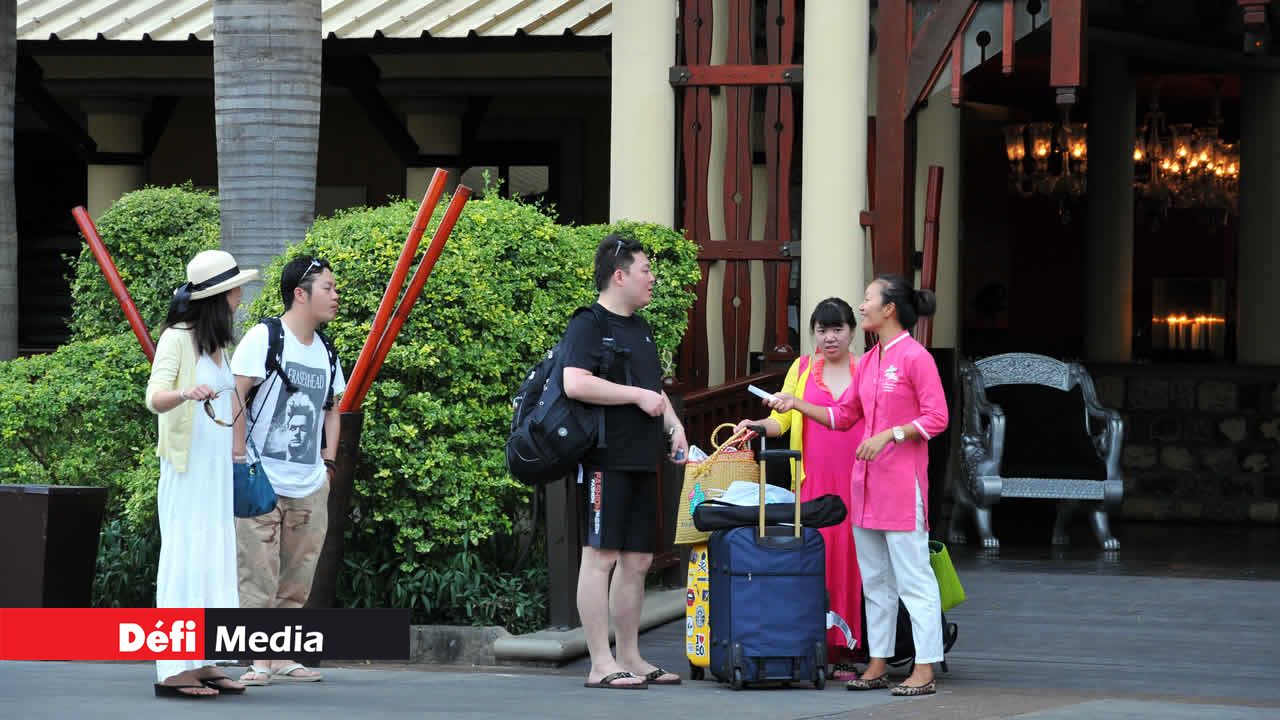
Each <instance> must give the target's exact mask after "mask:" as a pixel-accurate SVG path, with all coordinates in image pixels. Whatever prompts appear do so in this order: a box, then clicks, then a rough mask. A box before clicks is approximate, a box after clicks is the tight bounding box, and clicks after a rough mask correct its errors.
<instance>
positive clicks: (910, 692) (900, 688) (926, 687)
mask: <svg viewBox="0 0 1280 720" xmlns="http://www.w3.org/2000/svg"><path fill="white" fill-rule="evenodd" d="M937 691H938V683H937V681H935V680H930V681H929V682H927V683H925V684H923V685H897V686H895V687H894V688H893V689H892V690H890V691H889V692H890V693H891V694H893V695H897V696H898V697H916V696H918V695H932V694H934V693H935V692H937Z"/></svg>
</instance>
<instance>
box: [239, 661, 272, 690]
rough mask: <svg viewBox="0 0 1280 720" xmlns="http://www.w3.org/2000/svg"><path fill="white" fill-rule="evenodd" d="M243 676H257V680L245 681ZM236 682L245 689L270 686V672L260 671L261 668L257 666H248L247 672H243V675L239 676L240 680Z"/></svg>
mask: <svg viewBox="0 0 1280 720" xmlns="http://www.w3.org/2000/svg"><path fill="white" fill-rule="evenodd" d="M245 675H257V676H259V677H258V678H257V679H254V680H246V679H245ZM238 682H239V683H240V684H241V685H244V686H247V687H261V686H263V685H270V684H271V671H270V670H264V669H262V668H260V667H258V666H257V665H250V666H249V669H248V670H245V672H244V675H241V676H240V680H239V681H238Z"/></svg>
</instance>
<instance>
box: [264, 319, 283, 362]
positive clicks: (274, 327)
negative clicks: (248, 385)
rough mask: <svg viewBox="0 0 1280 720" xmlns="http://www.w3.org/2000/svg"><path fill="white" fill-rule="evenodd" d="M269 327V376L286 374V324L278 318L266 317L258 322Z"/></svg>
mask: <svg viewBox="0 0 1280 720" xmlns="http://www.w3.org/2000/svg"><path fill="white" fill-rule="evenodd" d="M258 322H259V323H261V324H263V325H266V326H267V359H266V368H267V374H268V375H270V374H271V373H273V372H275V373H280V374H281V375H283V374H284V322H282V321H281V320H280V318H278V317H264V318H262V319H261V320H259V321H258Z"/></svg>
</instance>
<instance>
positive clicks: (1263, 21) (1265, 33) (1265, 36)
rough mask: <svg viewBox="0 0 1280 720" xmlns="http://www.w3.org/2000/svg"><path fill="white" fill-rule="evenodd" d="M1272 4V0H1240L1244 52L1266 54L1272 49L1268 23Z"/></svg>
mask: <svg viewBox="0 0 1280 720" xmlns="http://www.w3.org/2000/svg"><path fill="white" fill-rule="evenodd" d="M1270 5H1271V0H1239V6H1240V15H1241V20H1242V21H1243V24H1244V38H1243V40H1244V43H1243V44H1244V52H1245V53H1246V54H1248V55H1265V54H1267V53H1268V51H1269V50H1270V49H1271V28H1270V27H1269V25H1268V23H1267V8H1268V7H1269V6H1270Z"/></svg>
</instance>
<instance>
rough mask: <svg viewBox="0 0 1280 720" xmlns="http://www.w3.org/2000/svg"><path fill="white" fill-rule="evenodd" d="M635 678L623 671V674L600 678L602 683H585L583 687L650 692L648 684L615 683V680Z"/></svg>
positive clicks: (612, 674)
mask: <svg viewBox="0 0 1280 720" xmlns="http://www.w3.org/2000/svg"><path fill="white" fill-rule="evenodd" d="M633 677H636V676H635V675H632V674H631V673H629V672H627V671H626V670H623V671H621V672H616V673H609V674H608V675H605V676H604V677H602V678H600V682H594V683H593V682H586V683H583V684H582V686H583V687H589V688H601V689H603V690H648V689H649V683H647V682H639V683H615V682H614V681H615V680H621V679H623V678H633Z"/></svg>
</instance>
